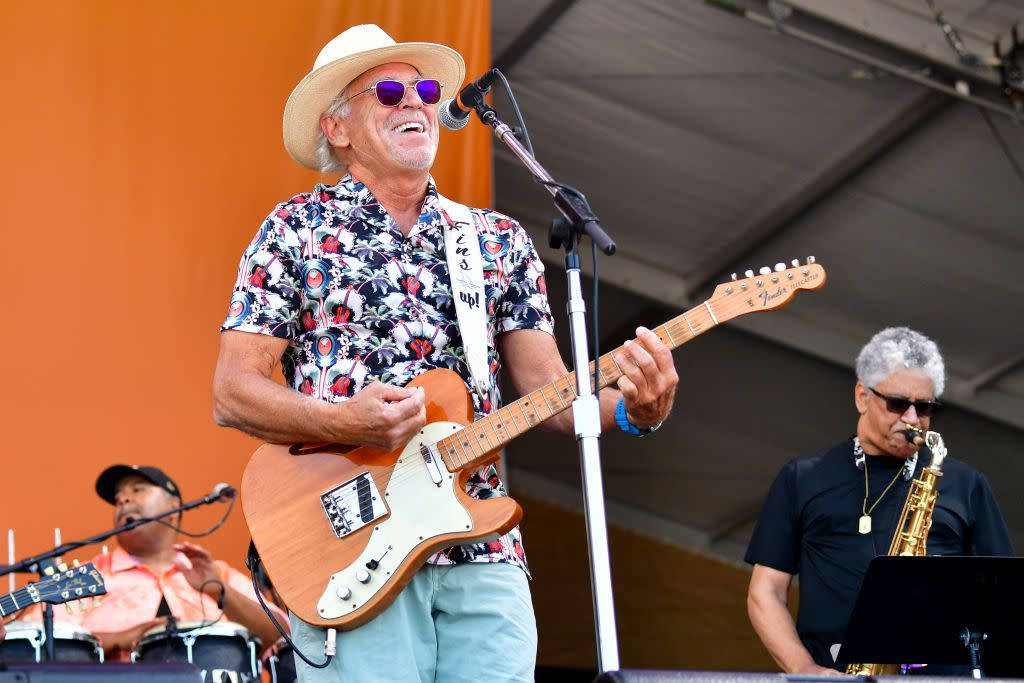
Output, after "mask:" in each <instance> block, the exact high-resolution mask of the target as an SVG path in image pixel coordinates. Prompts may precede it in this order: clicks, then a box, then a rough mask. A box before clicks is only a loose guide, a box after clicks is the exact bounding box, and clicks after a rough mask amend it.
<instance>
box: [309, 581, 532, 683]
mask: <svg viewBox="0 0 1024 683" xmlns="http://www.w3.org/2000/svg"><path fill="white" fill-rule="evenodd" d="M291 626H292V639H293V640H294V641H295V644H296V646H298V648H299V649H301V650H302V652H303V653H305V654H306V656H307V657H309V658H310V659H311V660H313V661H314V662H320V661H323V659H324V654H323V653H324V638H325V633H326V632H325V631H324V629H320V628H315V627H313V626H310V625H309V624H306V623H305V622H303V621H300V620H299V619H296V618H295V616H294V615H292V618H291ZM536 659H537V622H536V619H535V618H534V615H533V603H532V601H531V600H530V587H529V583H528V581H527V578H526V573H525V572H524V571H523V570H522V569H520V568H519V567H516V566H515V565H511V564H505V563H495V564H483V563H475V564H459V565H454V566H453V565H448V566H438V565H429V564H428V565H426V566H424V567H423V568H422V569H421V570H420V571H419V572H417V573H416V575H415V576H414V577H413V579H412V581H410V582H409V585H408V586H406V587H405V589H404V590H403V591H402V592H401V593H399V595H398V598H396V599H395V601H394V602H393V603H391V605H389V606H388V608H387V609H386V610H384V611H383V612H381V613H380V614H379V615H377V616H376V617H375V618H374V619H372V620H371V621H369V622H367V623H366V624H363V625H362V626H360V627H359V628H357V629H355V630H353V631H344V632H343V631H338V652H337V654H336V655H335V657H334V660H333V661H332V662H331V665H330V666H329V667H328V668H326V669H315V668H313V667H311V666H309V665H308V664H306V663H305V662H303V661H302V660H301V659H299V658H298V657H296V658H295V670H296V672H297V673H298V680H299V683H327V682H328V681H330V682H331V683H337V682H339V681H340V682H344V683H372V682H374V681H387V682H389V683H391V682H393V681H400V682H404V681H410V682H412V681H419V682H420V683H433V682H434V681H438V682H440V683H449V682H458V681H466V682H467V683H469V682H470V681H472V682H473V683H477V682H478V681H481V680H487V681H521V682H527V681H533V675H534V673H533V672H534V666H535V664H536Z"/></svg>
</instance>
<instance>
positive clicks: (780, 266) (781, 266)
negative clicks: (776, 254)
mask: <svg viewBox="0 0 1024 683" xmlns="http://www.w3.org/2000/svg"><path fill="white" fill-rule="evenodd" d="M785 269H786V264H785V263H776V264H775V272H776V273H781V272H782V271H784V270H785Z"/></svg>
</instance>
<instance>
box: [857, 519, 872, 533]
mask: <svg viewBox="0 0 1024 683" xmlns="http://www.w3.org/2000/svg"><path fill="white" fill-rule="evenodd" d="M857 530H858V531H860V532H861V533H862V534H870V533H871V515H861V518H860V524H858V525H857Z"/></svg>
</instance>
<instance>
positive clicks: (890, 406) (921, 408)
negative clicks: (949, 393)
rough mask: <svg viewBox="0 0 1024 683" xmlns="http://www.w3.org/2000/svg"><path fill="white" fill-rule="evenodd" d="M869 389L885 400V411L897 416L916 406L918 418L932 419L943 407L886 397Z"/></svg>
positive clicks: (935, 403) (935, 402) (933, 402)
mask: <svg viewBox="0 0 1024 683" xmlns="http://www.w3.org/2000/svg"><path fill="white" fill-rule="evenodd" d="M868 389H870V390H871V393H872V394H874V395H875V396H877V397H878V398H881V399H884V400H885V409H886V410H888V411H889V412H890V413H894V414H896V415H902V414H903V413H905V412H907V409H909V408H910V406H914V411H915V412H916V413H917V416H918V417H931V416H932V415H934V414H935V411H936V410H938V409H939V406H941V405H942V404H941V403H939V402H938V401H911V400H910V399H909V398H903V397H902V396H886V395H885V394H882V393H879V392H877V391H875V388H874V387H868Z"/></svg>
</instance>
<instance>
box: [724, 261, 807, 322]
mask: <svg viewBox="0 0 1024 683" xmlns="http://www.w3.org/2000/svg"><path fill="white" fill-rule="evenodd" d="M744 275H746V277H744V278H742V279H740V278H739V277H737V275H736V273H733V274H732V280H731V281H730V282H723V283H722V284H720V285H718V286H717V287H715V292H714V294H712V295H711V298H710V299H709V300H708V301H709V302H710V303H712V304H714V306H715V312H716V314H717V316H718V320H719V322H724V321H726V320H729V319H730V318H735V317H737V316H741V315H744V314H746V313H756V312H758V311H770V310H773V309H776V308H780V307H782V306H785V305H786V304H788V303H789V300H790V299H792V298H793V295H794V294H796V293H797V292H798V291H800V290H801V289H806V290H814V289H818V288H820V287H821V286H822V285H824V284H825V269H824V268H822V267H821V265H820V264H818V263H816V262H815V260H814V257H813V256H808V257H807V261H806V262H805V263H804V264H803V265H801V264H800V262H799V261H797V260H795V259H794V260H793V262H792V264H791V265H790V266H789V267H788V268H787V267H786V264H785V263H776V264H775V267H774V268H769V267H768V266H764V267H763V268H761V269H760V271H759V272H758V273H757V274H755V273H754V271H752V270H748V271H747V272H746V273H744Z"/></svg>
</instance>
